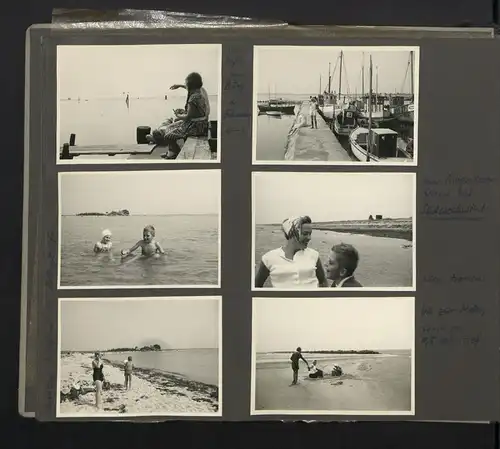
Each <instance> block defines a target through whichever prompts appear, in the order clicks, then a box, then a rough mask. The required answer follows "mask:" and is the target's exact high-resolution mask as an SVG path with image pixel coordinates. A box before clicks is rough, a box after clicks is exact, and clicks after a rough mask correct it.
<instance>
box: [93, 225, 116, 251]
mask: <svg viewBox="0 0 500 449" xmlns="http://www.w3.org/2000/svg"><path fill="white" fill-rule="evenodd" d="M111 236H112V234H111V231H110V230H109V229H105V230H104V231H102V237H101V240H99V241H98V242H96V244H95V245H94V252H95V253H108V252H110V251H111V248H112V247H113V243H112V242H111Z"/></svg>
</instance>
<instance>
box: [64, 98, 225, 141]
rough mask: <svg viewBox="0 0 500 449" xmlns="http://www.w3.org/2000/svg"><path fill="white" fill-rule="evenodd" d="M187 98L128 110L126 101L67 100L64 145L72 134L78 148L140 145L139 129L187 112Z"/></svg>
mask: <svg viewBox="0 0 500 449" xmlns="http://www.w3.org/2000/svg"><path fill="white" fill-rule="evenodd" d="M209 100H210V120H217V115H218V112H217V108H218V100H217V96H214V95H210V96H209ZM185 103H186V98H185V97H183V96H175V97H174V96H169V97H168V99H167V100H165V99H164V98H144V99H136V98H131V99H130V107H129V108H127V105H126V103H125V98H120V97H118V98H111V99H103V100H88V101H85V99H81V100H80V102H78V101H77V100H71V101H68V100H63V101H61V102H60V103H59V106H60V125H59V130H60V131H59V138H60V144H61V145H62V144H63V143H65V142H68V140H69V136H70V134H76V142H75V143H76V145H114V144H117V145H118V144H124V145H126V144H129V145H130V144H134V143H136V130H137V127H138V126H150V127H151V128H153V129H154V128H156V127H158V126H159V125H160V124H161V123H162V122H163V121H164V120H165V119H166V118H168V117H173V112H172V110H173V109H178V108H184V106H185Z"/></svg>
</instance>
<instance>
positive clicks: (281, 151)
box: [253, 45, 420, 166]
mask: <svg viewBox="0 0 500 449" xmlns="http://www.w3.org/2000/svg"><path fill="white" fill-rule="evenodd" d="M419 57H420V52H419V47H376V46H373V47H370V46H366V47H353V46H345V47H332V46H321V47H319V46H278V45H274V46H255V47H254V89H253V91H254V98H253V101H254V113H253V130H254V131H253V161H254V163H258V164H283V163H285V164H292V165H293V164H302V165H308V164H309V165H324V164H328V165H353V164H354V165H373V164H374V163H375V164H377V163H378V164H379V165H405V166H406V165H408V164H410V165H416V164H417V137H418V92H419V90H418V88H419V84H418V81H419Z"/></svg>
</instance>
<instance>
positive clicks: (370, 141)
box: [349, 56, 413, 162]
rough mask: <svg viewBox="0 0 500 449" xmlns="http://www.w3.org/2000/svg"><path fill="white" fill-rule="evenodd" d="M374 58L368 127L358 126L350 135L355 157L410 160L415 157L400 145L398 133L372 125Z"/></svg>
mask: <svg viewBox="0 0 500 449" xmlns="http://www.w3.org/2000/svg"><path fill="white" fill-rule="evenodd" d="M372 73H373V66H372V58H371V56H370V93H369V97H368V128H364V127H358V128H356V129H355V130H354V131H352V133H351V134H350V135H349V144H350V146H351V151H352V154H353V155H354V157H355V158H356V159H357V160H358V161H361V162H410V161H412V160H413V157H412V156H411V154H410V153H408V152H407V151H406V149H403V148H400V147H398V137H399V135H398V133H397V132H396V131H394V130H392V129H389V128H374V127H373V126H372V114H373V106H372V97H373V95H372V92H373V90H372Z"/></svg>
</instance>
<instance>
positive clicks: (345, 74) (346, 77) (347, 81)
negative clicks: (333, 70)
mask: <svg viewBox="0 0 500 449" xmlns="http://www.w3.org/2000/svg"><path fill="white" fill-rule="evenodd" d="M344 76H345V83H346V85H347V89H346V91H347V95H349V94H350V93H351V90H350V88H349V78H348V76H347V66H346V63H345V56H344Z"/></svg>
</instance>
